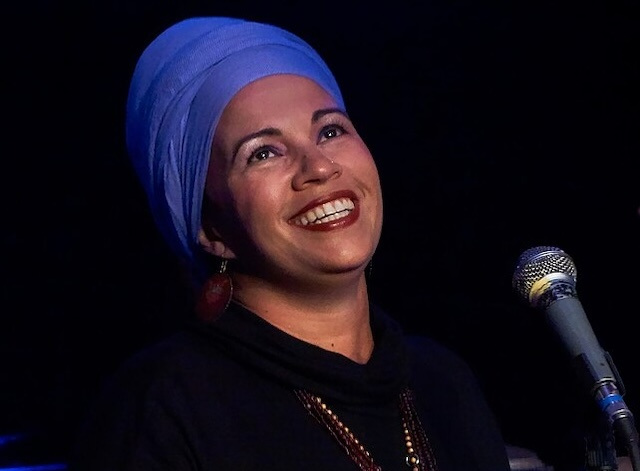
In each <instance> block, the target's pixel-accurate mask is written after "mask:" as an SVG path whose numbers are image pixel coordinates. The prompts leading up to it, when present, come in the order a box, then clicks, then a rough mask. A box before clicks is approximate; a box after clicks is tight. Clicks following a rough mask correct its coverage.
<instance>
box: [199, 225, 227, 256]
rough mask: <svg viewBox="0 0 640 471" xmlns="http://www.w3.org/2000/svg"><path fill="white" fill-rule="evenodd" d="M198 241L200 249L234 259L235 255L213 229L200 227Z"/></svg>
mask: <svg viewBox="0 0 640 471" xmlns="http://www.w3.org/2000/svg"><path fill="white" fill-rule="evenodd" d="M198 243H199V244H200V247H202V249H203V250H204V251H205V252H207V253H209V254H211V255H215V256H216V257H220V258H226V259H227V260H229V259H234V258H236V255H235V254H234V253H233V250H231V249H230V248H229V247H227V245H226V244H225V243H224V242H223V241H222V239H221V238H220V237H219V235H218V234H217V233H216V232H215V231H213V230H209V231H205V230H204V229H203V228H202V227H201V228H200V230H199V231H198Z"/></svg>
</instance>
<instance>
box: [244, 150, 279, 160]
mask: <svg viewBox="0 0 640 471" xmlns="http://www.w3.org/2000/svg"><path fill="white" fill-rule="evenodd" d="M275 155H277V153H276V152H275V151H274V150H273V149H272V148H271V147H260V148H258V149H256V150H254V151H253V152H251V154H250V155H249V158H248V159H247V163H250V164H251V163H254V162H260V161H262V160H267V159H269V158H271V157H273V156H275Z"/></svg>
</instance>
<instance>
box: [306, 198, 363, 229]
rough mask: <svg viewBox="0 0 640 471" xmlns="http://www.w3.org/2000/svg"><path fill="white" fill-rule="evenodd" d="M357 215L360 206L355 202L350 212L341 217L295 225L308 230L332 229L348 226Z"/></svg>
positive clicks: (355, 219)
mask: <svg viewBox="0 0 640 471" xmlns="http://www.w3.org/2000/svg"><path fill="white" fill-rule="evenodd" d="M359 215H360V206H359V205H358V204H356V205H355V207H354V208H353V209H352V210H351V212H350V213H349V214H348V215H347V216H345V217H343V218H340V219H336V220H335V221H330V222H325V223H322V224H307V225H306V226H298V225H296V227H299V228H300V229H306V230H309V231H318V232H323V231H332V230H334V229H338V228H342V227H347V226H350V225H351V224H353V223H354V222H356V221H357V219H358V216H359Z"/></svg>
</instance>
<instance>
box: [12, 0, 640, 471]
mask: <svg viewBox="0 0 640 471" xmlns="http://www.w3.org/2000/svg"><path fill="white" fill-rule="evenodd" d="M89 3H90V2H86V3H85V4H77V3H71V2H45V1H42V0H41V1H40V2H29V3H24V4H12V6H11V8H8V9H6V11H5V13H4V15H3V17H4V20H5V21H4V23H5V25H4V26H5V27H4V28H3V32H2V36H3V46H4V47H3V52H4V55H5V67H4V68H3V70H4V72H3V82H4V83H5V87H4V91H5V100H4V102H5V103H4V104H5V107H4V109H5V116H4V120H3V121H4V123H5V124H4V125H3V128H4V131H5V132H3V134H4V135H5V137H4V142H5V145H4V146H3V148H4V150H3V162H4V171H3V172H2V175H3V178H2V182H3V184H2V190H3V193H4V194H3V195H2V201H3V202H4V205H3V206H4V218H3V219H4V224H3V229H2V231H1V237H2V246H1V247H2V254H3V256H2V262H1V267H2V276H3V283H2V299H1V302H2V315H1V317H0V355H1V356H0V367H1V370H0V373H1V374H0V378H1V381H2V382H1V383H0V434H3V435H4V436H5V437H10V436H22V437H23V438H22V439H21V440H14V441H12V442H10V443H9V444H8V445H6V444H5V446H1V445H0V465H4V464H16V463H20V462H23V461H24V462H30V463H42V462H52V461H64V459H65V457H66V453H67V450H68V446H69V443H70V439H71V438H70V437H71V436H72V434H73V430H74V428H75V427H76V424H77V421H78V420H79V417H80V416H81V414H82V411H83V410H84V407H86V404H87V402H88V401H89V400H90V398H91V397H92V396H93V394H94V393H95V391H96V390H97V388H98V387H99V384H100V383H101V381H102V380H103V379H104V377H105V375H107V374H108V373H110V372H111V371H112V369H113V368H114V367H115V365H117V364H118V363H119V362H120V361H121V360H122V359H123V358H124V357H126V356H128V354H130V353H131V352H132V351H134V350H136V349H138V348H140V347H142V346H144V345H146V344H147V343H149V342H151V341H153V340H154V339H156V338H158V337H159V336H161V335H163V334H164V333H166V332H168V331H169V330H171V329H172V328H174V327H175V326H176V325H177V324H178V323H179V322H180V319H179V318H178V316H177V315H176V314H175V313H176V312H177V311H178V310H179V308H180V306H181V305H182V303H183V301H184V293H182V292H181V291H180V290H178V291H176V289H175V288H174V287H175V285H176V283H177V282H178V276H177V274H176V270H175V266H174V265H173V262H172V259H171V257H170V255H169V254H168V253H167V252H166V250H165V249H164V246H163V243H162V241H161V240H159V236H158V235H157V233H156V232H155V229H154V228H153V225H152V223H151V220H150V216H149V214H148V213H147V209H146V202H145V200H144V196H143V194H142V191H141V189H140V188H139V187H138V183H137V181H136V180H135V177H134V174H133V171H132V169H131V168H130V167H129V162H128V160H127V156H126V153H125V148H124V125H123V121H124V120H123V110H124V104H125V98H126V91H127V86H128V81H129V78H130V75H131V72H132V70H133V66H134V64H135V61H136V59H137V57H138V54H139V53H140V52H141V51H142V49H143V48H144V47H145V46H146V44H147V43H148V42H149V41H150V40H151V39H152V38H153V37H155V35H156V34H158V33H159V32H160V31H162V30H163V29H164V28H165V27H167V26H168V25H169V24H171V23H173V22H175V21H177V20H179V19H182V18H185V17H187V16H192V15H229V16H240V17H245V18H247V19H253V20H259V21H266V22H272V23H275V24H278V25H279V26H283V27H285V28H286V29H289V30H291V31H292V32H294V33H297V34H299V35H300V36H302V37H303V38H305V39H307V40H308V41H309V42H310V43H311V44H312V45H313V46H314V47H315V48H316V49H317V50H318V51H319V52H320V53H321V55H323V57H324V58H325V59H326V61H327V62H328V63H329V65H330V67H331V68H332V69H333V71H334V73H335V75H336V77H337V78H338V81H339V83H340V84H341V86H342V90H343V94H344V96H345V99H346V103H347V108H348V110H349V112H350V114H351V116H352V118H353V120H354V121H355V123H356V125H357V126H358V128H359V130H360V132H361V134H362V135H363V137H364V138H365V140H366V141H367V142H368V143H369V146H370V148H371V150H372V152H373V154H374V156H375V157H376V160H377V162H378V164H379V168H380V173H381V178H382V184H383V192H384V195H385V227H384V230H383V237H382V240H381V244H380V248H379V250H378V253H377V254H376V257H375V259H374V264H373V273H372V279H371V288H372V289H371V292H372V295H373V297H374V298H375V299H376V300H377V301H378V302H379V303H380V304H382V305H383V306H384V307H387V308H388V309H389V310H391V311H392V312H393V313H394V314H395V315H396V317H397V318H398V319H399V320H401V321H402V323H403V324H404V325H405V326H406V327H407V329H408V330H414V331H417V332H422V333H426V334H429V335H432V336H434V337H436V338H437V339H439V340H441V341H442V342H443V343H445V344H447V345H449V346H451V347H453V348H454V349H455V350H457V351H458V352H459V353H461V354H462V355H463V356H464V357H465V359H467V361H468V362H469V363H470V364H471V366H472V367H473V368H474V369H475V371H476V372H477V374H478V377H479V379H480V381H481V383H482V385H483V387H484V388H485V391H486V393H487V397H488V399H489V401H490V404H491V406H492V407H493V408H494V410H495V412H496V414H497V416H498V419H499V421H500V423H501V425H502V427H503V430H504V434H505V437H506V438H507V441H508V442H509V443H512V444H514V445H518V446H522V447H526V448H529V449H531V450H534V451H535V452H536V453H537V454H538V455H539V456H541V457H542V458H543V459H545V460H546V461H548V462H550V463H552V464H555V465H556V467H557V469H562V467H563V466H570V465H571V464H573V463H575V462H576V459H577V460H578V462H579V461H580V460H581V458H582V452H583V449H582V447H583V444H582V440H583V438H584V436H585V430H590V428H589V427H590V425H589V424H590V423H591V422H590V419H589V418H588V417H589V416H590V413H591V410H590V407H591V406H592V404H591V402H590V398H587V397H586V394H585V391H583V390H582V389H581V388H580V387H578V386H577V385H576V382H575V378H574V376H573V374H574V372H573V370H572V369H571V366H570V364H569V362H568V359H567V358H566V357H564V356H563V355H564V352H563V351H562V349H561V348H560V347H559V346H558V345H557V344H556V343H555V342H554V338H553V336H552V333H551V332H550V330H548V329H547V327H546V325H545V324H544V320H543V317H542V315H541V314H540V313H537V312H533V311H532V310H531V309H530V308H529V307H528V306H526V305H524V302H522V301H521V300H520V299H519V298H518V297H517V295H516V294H515V293H514V292H513V290H512V288H511V276H512V274H513V270H514V268H515V264H516V261H517V258H518V256H519V255H520V254H521V252H522V251H524V250H525V249H527V248H529V247H532V246H537V245H555V246H558V247H561V248H562V249H564V250H565V251H567V252H568V253H569V254H570V255H571V256H572V258H573V259H574V261H575V263H576V266H577V270H578V284H577V288H578V292H579V295H580V299H581V301H582V303H583V305H584V306H585V310H586V312H587V314H588V316H589V320H590V322H591V325H592V326H593V328H594V331H595V332H596V334H597V336H598V339H599V341H600V343H601V344H602V346H603V348H605V350H607V351H609V353H610V354H611V355H612V357H613V359H614V361H615V364H616V366H617V368H618V370H619V372H620V374H621V377H622V378H623V380H624V384H625V385H626V388H627V394H626V396H625V399H626V401H627V405H628V406H629V407H630V409H631V410H632V411H639V412H637V414H640V368H639V367H638V358H639V356H638V349H637V345H638V344H636V343H635V342H637V341H638V340H639V339H638V331H639V329H638V327H637V317H638V314H639V313H640V301H639V300H638V297H637V291H638V289H639V286H638V285H639V282H640V275H639V274H638V266H639V262H640V215H639V213H638V209H639V205H640V191H639V185H638V180H639V179H638V176H639V174H638V170H637V166H638V165H637V163H638V156H639V155H640V154H639V153H638V151H639V147H638V100H637V97H636V88H637V86H638V83H640V82H638V60H637V58H636V56H637V55H638V54H637V53H638V47H637V45H638V44H639V43H638V41H637V39H638V30H639V28H638V26H639V24H638V19H639V17H638V11H637V5H636V4H635V3H634V2H632V1H620V2H605V1H603V2H572V1H569V2H552V1H547V0H541V1H535V2H509V1H504V2H499V1H487V2H472V1H470V0H466V1H451V2H445V1H440V0H438V1H434V2H427V3H422V4H421V5H420V6H417V5H418V3H419V2H416V4H415V5H414V4H413V3H410V2H397V1H396V2H387V3H386V4H380V5H374V2H363V3H361V4H358V3H356V2H323V3H315V2H299V3H295V2H279V3H277V4H274V3H273V2H257V1H246V0H245V1H233V2H232V1H226V2H215V1H214V2H203V1H201V2H198V1H195V0H193V1H186V0H185V1H180V2H169V1H165V2H160V1H125V0H121V1H116V2H111V3H103V4H97V5H95V4H89ZM434 386H435V387H437V378H434ZM585 422H586V426H585ZM0 443H2V442H0ZM576 457H577V458H576Z"/></svg>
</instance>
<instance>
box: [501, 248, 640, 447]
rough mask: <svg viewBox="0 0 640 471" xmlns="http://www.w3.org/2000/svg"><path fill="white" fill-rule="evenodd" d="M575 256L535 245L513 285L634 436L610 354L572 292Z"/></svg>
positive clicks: (611, 417)
mask: <svg viewBox="0 0 640 471" xmlns="http://www.w3.org/2000/svg"><path fill="white" fill-rule="evenodd" d="M576 279H577V272H576V268H575V265H574V263H573V260H572V259H571V258H570V257H569V256H568V255H567V254H566V253H565V252H564V251H563V250H561V249H559V248H557V247H551V246H539V247H533V248H531V249H528V250H526V251H525V252H523V253H522V255H521V256H520V258H519V260H518V264H517V267H516V270H515V272H514V275H513V278H512V285H513V287H514V289H515V290H516V291H517V292H518V294H520V295H521V296H522V297H523V298H525V300H527V301H528V302H529V304H530V305H531V306H533V307H534V308H536V309H539V310H541V311H543V312H544V313H545V317H546V320H547V322H548V323H549V325H550V326H551V328H552V329H553V331H554V332H555V334H556V335H557V337H558V338H559V340H560V342H561V343H562V345H563V346H564V347H565V349H566V350H567V352H568V353H569V355H570V357H571V360H572V362H573V363H574V366H575V368H576V371H577V374H578V379H579V380H580V381H581V382H582V383H583V384H584V385H585V386H586V387H587V388H588V391H589V393H590V394H591V395H592V396H593V398H594V399H595V401H596V403H597V405H598V406H599V408H600V410H601V411H602V412H603V413H604V415H605V417H606V419H607V420H608V422H609V424H610V425H611V426H613V427H614V428H615V429H616V430H617V431H618V432H619V433H620V434H621V435H622V436H624V437H625V439H626V440H627V441H630V442H634V441H637V431H635V428H634V425H633V414H632V413H631V411H630V410H629V408H628V407H627V405H626V404H625V402H624V400H623V398H622V396H623V395H624V392H625V391H624V385H623V384H622V380H621V379H620V375H619V374H618V372H617V370H616V368H615V365H614V364H613V361H612V359H611V356H610V355H609V354H608V353H607V352H606V351H605V350H603V348H602V347H601V346H600V343H599V342H598V339H597V338H596V335H595V333H594V331H593V329H592V327H591V325H590V324H589V321H588V320H587V316H586V313H585V311H584V309H583V306H582V304H581V302H580V300H579V299H578V296H577V293H576V288H575V285H576Z"/></svg>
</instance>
